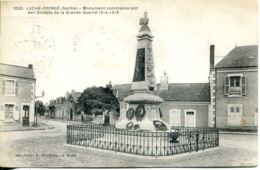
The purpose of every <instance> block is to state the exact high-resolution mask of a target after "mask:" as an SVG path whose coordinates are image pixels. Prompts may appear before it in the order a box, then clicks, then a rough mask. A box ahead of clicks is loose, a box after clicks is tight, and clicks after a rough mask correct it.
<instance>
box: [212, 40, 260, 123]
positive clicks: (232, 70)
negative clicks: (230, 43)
mask: <svg viewBox="0 0 260 170" xmlns="http://www.w3.org/2000/svg"><path fill="white" fill-rule="evenodd" d="M211 48H212V50H211V53H212V54H211V55H212V56H211V61H210V64H211V68H210V78H209V79H210V84H211V106H210V112H209V123H210V124H209V125H210V126H216V127H218V128H230V127H240V128H241V127H243V128H246V127H253V126H257V122H258V95H257V94H258V46H257V45H252V46H237V47H235V48H234V49H232V50H231V51H230V52H229V53H228V54H227V55H226V56H225V57H224V58H223V59H222V60H221V61H220V62H219V63H217V64H216V65H214V46H212V47H211Z"/></svg>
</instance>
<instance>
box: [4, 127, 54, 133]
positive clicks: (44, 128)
mask: <svg viewBox="0 0 260 170" xmlns="http://www.w3.org/2000/svg"><path fill="white" fill-rule="evenodd" d="M47 129H55V127H53V126H51V127H43V128H39V129H14V130H0V132H22V131H34V130H47Z"/></svg>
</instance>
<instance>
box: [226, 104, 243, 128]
mask: <svg viewBox="0 0 260 170" xmlns="http://www.w3.org/2000/svg"><path fill="white" fill-rule="evenodd" d="M228 126H243V121H242V105H238V104H235V105H232V104H230V105H228Z"/></svg>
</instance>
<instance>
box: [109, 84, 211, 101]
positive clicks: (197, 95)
mask: <svg viewBox="0 0 260 170" xmlns="http://www.w3.org/2000/svg"><path fill="white" fill-rule="evenodd" d="M157 87H158V89H159V88H160V85H157ZM113 89H114V91H115V90H117V91H118V93H117V94H118V100H123V99H124V98H125V97H127V96H128V95H130V94H131V93H132V92H131V84H123V85H116V86H114V87H113ZM157 95H159V96H160V97H161V98H162V99H163V100H164V101H186V102H209V101H210V85H209V83H169V86H168V90H163V91H160V90H159V91H158V92H157Z"/></svg>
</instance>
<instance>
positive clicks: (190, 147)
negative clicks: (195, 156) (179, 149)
mask: <svg viewBox="0 0 260 170" xmlns="http://www.w3.org/2000/svg"><path fill="white" fill-rule="evenodd" d="M189 131H190V136H189V142H190V149H189V151H190V153H191V130H190V129H189Z"/></svg>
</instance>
